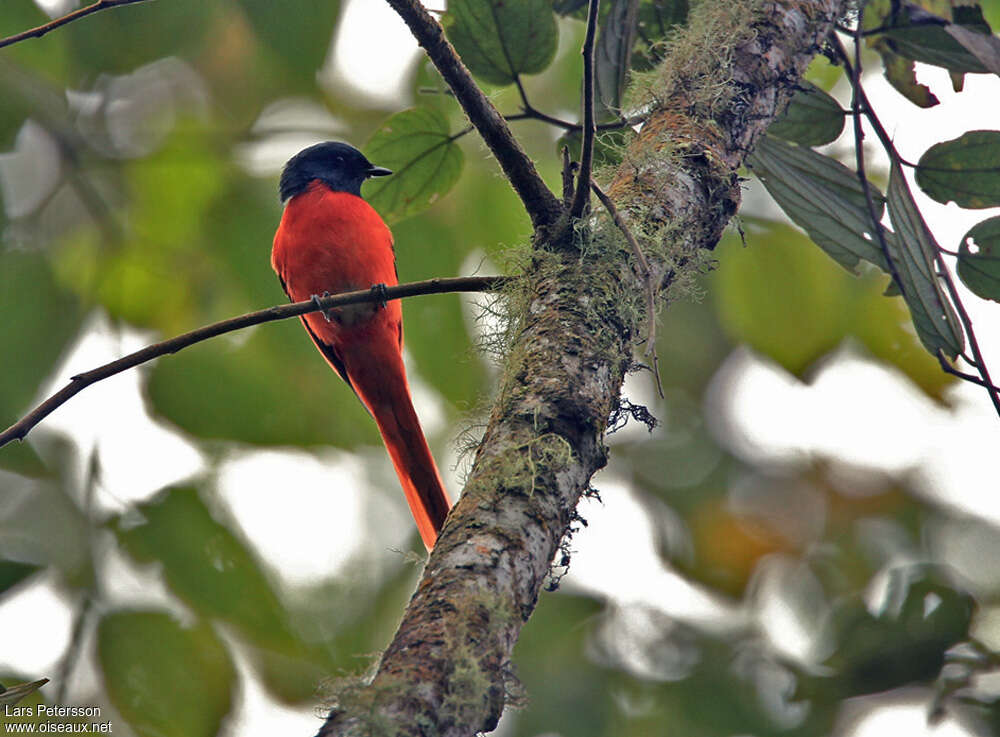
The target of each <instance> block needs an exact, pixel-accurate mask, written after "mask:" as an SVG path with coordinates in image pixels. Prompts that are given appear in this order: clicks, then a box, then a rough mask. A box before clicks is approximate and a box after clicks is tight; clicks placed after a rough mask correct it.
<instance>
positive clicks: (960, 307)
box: [934, 252, 1000, 415]
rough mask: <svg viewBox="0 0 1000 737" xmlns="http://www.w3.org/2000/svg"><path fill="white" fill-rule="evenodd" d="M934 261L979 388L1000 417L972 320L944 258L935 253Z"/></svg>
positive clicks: (996, 395)
mask: <svg viewBox="0 0 1000 737" xmlns="http://www.w3.org/2000/svg"><path fill="white" fill-rule="evenodd" d="M934 260H935V261H936V262H937V265H938V269H940V270H941V276H943V277H944V284H945V286H946V287H947V288H948V295H949V296H950V297H951V301H952V304H954V305H955V310H956V311H957V312H958V319H959V320H961V321H962V327H963V328H965V334H966V336H967V337H968V338H969V347H970V348H971V349H972V356H973V357H974V358H975V359H976V360H975V361H974V362H973V363H972V365H973V366H975V367H976V370H977V371H979V375H980V376H981V377H982V379H983V383H982V384H981V386H982V387H983V388H985V389H986V392H987V394H989V395H990V401H991V402H993V409H995V410H996V412H997V415H1000V391H998V390H997V387H996V385H995V384H994V383H993V379H992V378H991V377H990V370H989V369H988V368H987V367H986V361H985V359H984V358H983V354H982V351H980V350H979V340H978V339H977V338H976V332H975V331H974V330H973V329H972V318H970V317H969V313H968V311H966V309H965V305H964V304H962V298H961V296H960V295H959V293H958V289H957V288H956V287H955V280H954V279H952V277H951V271H949V270H948V265H947V264H945V262H944V256H943V255H941V253H940V252H938V253H935V254H934ZM976 383H978V382H976Z"/></svg>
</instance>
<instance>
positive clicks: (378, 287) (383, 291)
mask: <svg viewBox="0 0 1000 737" xmlns="http://www.w3.org/2000/svg"><path fill="white" fill-rule="evenodd" d="M372 299H374V300H375V304H377V305H378V306H379V307H383V308H384V307H385V305H386V303H387V302H388V300H389V287H387V286H386V285H385V284H373V285H372Z"/></svg>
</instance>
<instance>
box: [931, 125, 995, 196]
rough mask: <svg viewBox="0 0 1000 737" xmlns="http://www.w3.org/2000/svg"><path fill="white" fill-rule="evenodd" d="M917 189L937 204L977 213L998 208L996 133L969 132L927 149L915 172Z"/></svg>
mask: <svg viewBox="0 0 1000 737" xmlns="http://www.w3.org/2000/svg"><path fill="white" fill-rule="evenodd" d="M916 180H917V185H919V187H920V188H921V189H922V190H924V192H926V193H927V194H928V195H930V196H931V197H933V198H934V199H935V200H937V201H938V202H941V203H943V204H948V203H949V202H951V201H954V202H955V204H957V205H958V206H959V207H965V208H970V209H980V208H984V207H997V206H998V205H1000V131H985V130H983V131H969V132H968V133H964V134H962V135H961V136H960V137H958V138H955V139H952V140H950V141H943V142H942V143H936V144H934V145H933V146H931V147H930V148H929V149H927V151H925V152H924V155H923V156H921V157H920V161H919V162H918V163H917V168H916Z"/></svg>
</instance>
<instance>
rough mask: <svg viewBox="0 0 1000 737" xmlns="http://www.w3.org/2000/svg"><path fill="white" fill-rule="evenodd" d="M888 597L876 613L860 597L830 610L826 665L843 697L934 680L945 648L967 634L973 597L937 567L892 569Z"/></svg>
mask: <svg viewBox="0 0 1000 737" xmlns="http://www.w3.org/2000/svg"><path fill="white" fill-rule="evenodd" d="M886 599H887V602H886V606H885V609H884V610H883V611H882V612H881V613H880V614H879V615H878V616H873V615H872V614H871V613H869V611H868V608H867V606H866V604H865V601H864V599H863V598H862V597H861V596H853V597H849V598H847V599H845V600H843V601H841V602H839V603H838V604H837V605H836V606H835V608H834V611H833V612H832V614H831V618H830V622H829V624H828V629H829V630H830V632H831V634H832V639H833V641H834V642H836V643H837V646H836V648H835V650H834V652H833V653H832V654H831V655H830V656H829V658H827V660H826V661H825V663H824V664H825V665H826V666H828V667H830V668H833V669H834V671H835V674H834V676H833V678H834V682H835V683H837V687H836V688H837V690H838V691H839V693H840V696H841V697H850V696H858V695H862V694H870V693H877V692H880V691H887V690H889V689H892V688H898V687H900V686H905V685H908V684H912V683H921V682H925V681H929V680H932V679H934V678H936V677H937V676H938V674H939V673H940V672H941V667H942V666H943V665H944V653H945V651H946V650H948V649H949V648H950V647H952V646H953V645H956V644H957V643H959V642H961V641H962V640H964V639H967V638H968V637H969V626H970V625H971V623H972V614H973V611H974V608H975V605H974V602H973V599H972V597H971V596H969V595H968V594H966V593H965V592H962V591H959V590H957V589H955V588H954V586H953V584H951V583H949V582H948V581H947V576H944V575H943V572H942V571H941V570H940V569H938V568H936V567H935V566H930V565H926V566H925V565H919V566H910V567H905V568H895V569H893V570H892V571H890V574H889V585H888V589H887V593H886ZM827 688H828V689H829V686H828V687H827Z"/></svg>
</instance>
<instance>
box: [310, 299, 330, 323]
mask: <svg viewBox="0 0 1000 737" xmlns="http://www.w3.org/2000/svg"><path fill="white" fill-rule="evenodd" d="M329 296H330V293H329V292H323V294H314V295H313V296H312V297H310V298H309V299H310V300H311V301H312V303H313V304H314V305H316V307H318V308H319V314H321V315H322V316H323V319H324V320H326V321H327V322H333V313H332V311H331V310H324V309H323V306H322V305H321V304H320V302H319V301H320V300H321V299H322V298H323V297H329Z"/></svg>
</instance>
